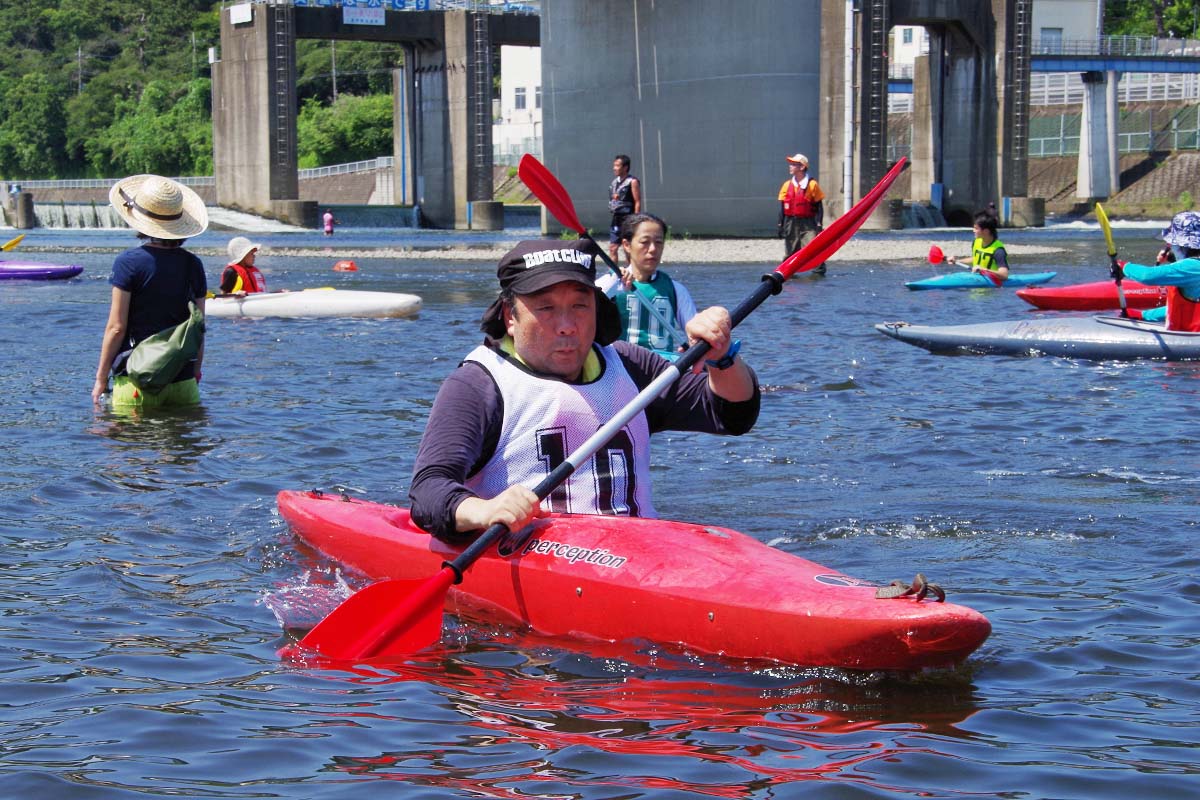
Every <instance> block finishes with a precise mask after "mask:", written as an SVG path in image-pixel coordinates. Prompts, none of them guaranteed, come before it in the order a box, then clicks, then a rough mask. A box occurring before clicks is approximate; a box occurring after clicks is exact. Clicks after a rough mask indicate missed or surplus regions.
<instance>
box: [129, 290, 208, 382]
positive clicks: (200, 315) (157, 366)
mask: <svg viewBox="0 0 1200 800" xmlns="http://www.w3.org/2000/svg"><path fill="white" fill-rule="evenodd" d="M188 312H189V314H188V318H187V319H185V320H184V321H183V322H181V323H179V324H178V325H175V326H174V327H171V328H167V329H166V330H162V331H159V332H158V333H156V334H154V335H153V336H147V337H146V338H145V339H143V340H142V341H140V342H138V345H137V347H135V348H133V351H132V352H130V354H129V358H128V359H126V361H125V374H126V375H128V376H129V379H130V380H131V381H133V384H134V386H136V387H138V388H139V389H141V390H142V391H143V392H146V393H147V394H158V393H159V392H161V391H162V390H163V389H165V388H166V387H167V386H168V385H169V384H170V383H171V381H173V380H175V376H176V375H178V374H179V372H180V370H182V369H183V368H184V366H185V365H186V364H187V363H188V362H189V361H191V360H192V359H193V358H195V357H196V354H197V353H199V352H200V343H201V342H203V341H204V312H203V311H201V310H200V309H199V308H197V307H196V304H195V303H193V302H192V301H191V300H189V301H188Z"/></svg>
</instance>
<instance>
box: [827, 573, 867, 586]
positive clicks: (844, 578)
mask: <svg viewBox="0 0 1200 800" xmlns="http://www.w3.org/2000/svg"><path fill="white" fill-rule="evenodd" d="M813 580H814V581H816V582H817V583H822V584H825V585H826V586H874V585H875V584H873V583H871V582H870V581H863V580H859V579H858V578H851V577H850V576H849V575H838V574H836V573H834V574H824V575H813Z"/></svg>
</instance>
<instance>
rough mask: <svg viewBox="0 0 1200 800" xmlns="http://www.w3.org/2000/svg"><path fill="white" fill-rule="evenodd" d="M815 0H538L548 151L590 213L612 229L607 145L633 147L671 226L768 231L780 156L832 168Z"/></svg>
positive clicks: (586, 216)
mask: <svg viewBox="0 0 1200 800" xmlns="http://www.w3.org/2000/svg"><path fill="white" fill-rule="evenodd" d="M818 6H819V2H818V0H756V2H753V3H730V2H728V1H727V0H654V1H653V2H649V1H648V0H623V2H620V3H617V2H601V3H597V2H594V0H555V1H554V2H548V3H543V5H542V79H543V83H542V97H543V107H542V112H543V118H544V121H545V132H544V142H543V147H544V152H545V158H544V159H543V160H544V161H545V163H546V166H548V167H549V168H550V170H551V171H552V172H553V173H554V174H555V175H556V176H557V177H558V178H559V180H560V181H562V183H563V185H564V186H565V187H566V189H567V191H568V193H569V194H570V196H571V198H572V200H573V201H574V204H575V207H576V210H577V211H578V213H579V216H580V219H581V221H582V222H583V224H584V225H586V226H588V227H590V228H592V229H593V230H595V231H599V232H601V233H603V232H605V231H606V230H607V228H608V224H609V220H610V215H609V212H608V205H607V199H608V198H607V188H608V183H609V181H610V180H612V159H613V156H614V155H616V154H617V153H627V154H628V155H629V156H630V157H631V158H632V159H633V174H634V175H637V176H638V177H639V178H640V179H641V180H642V191H643V195H644V199H645V207H646V209H647V210H649V211H652V212H654V213H656V214H659V215H661V216H663V217H664V218H665V219H666V220H667V222H668V224H669V225H670V226H671V227H672V228H674V229H675V230H678V231H681V232H682V231H688V232H690V233H693V234H747V233H764V234H766V233H773V232H774V230H775V223H776V219H777V217H778V215H779V203H778V201H777V200H776V196H777V194H778V191H779V186H780V184H781V183H782V182H783V181H784V180H785V179H786V178H787V175H788V173H787V165H786V163H785V162H784V158H785V156H787V155H788V154H790V153H795V152H796V151H801V152H804V153H805V154H807V155H808V156H809V158H810V165H811V172H812V173H813V174H814V175H815V177H816V178H817V179H818V180H819V181H821V182H822V183H823V184H824V183H825V181H826V180H827V179H828V178H830V177H832V174H833V173H832V172H831V171H830V170H829V169H828V168H827V167H826V165H824V164H822V163H821V162H820V159H819V158H818V154H817V150H818V147H817V133H818V131H817V117H818V108H819V106H820V103H821V96H820V92H819V89H818V70H819V62H820V58H821V53H820V52H819V48H818V38H819V37H818V27H819V26H818V22H819V17H818ZM551 225H553V221H551ZM554 229H556V230H557V229H558V227H557V226H554ZM597 238H602V237H600V236H598V237H597ZM782 252H783V250H782V246H781V247H780V254H781V255H782Z"/></svg>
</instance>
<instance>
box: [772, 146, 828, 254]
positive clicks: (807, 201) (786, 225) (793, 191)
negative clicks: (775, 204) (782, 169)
mask: <svg viewBox="0 0 1200 800" xmlns="http://www.w3.org/2000/svg"><path fill="white" fill-rule="evenodd" d="M787 163H788V172H789V173H790V174H791V177H789V178H788V179H787V180H786V181H784V182H783V185H782V186H780V187H779V225H778V229H777V232H778V234H779V238H781V239H783V241H784V245H785V247H784V250H785V251H786V252H785V253H784V257H785V258H786V257H787V256H790V255H791V254H792V253H795V252H796V251H797V250H799V249H800V248H802V247H804V245H806V244H808V243H809V242H811V241H812V240H813V237H815V236H816V235H817V234H818V233H819V232H820V231H821V230H822V228H823V227H824V224H823V223H824V219H825V207H824V206H823V205H822V204H821V201H822V200H824V199H825V193H824V192H822V191H821V187H820V186H819V185H818V184H817V180H816V178H811V177H809V175H808V156H806V155H804V154H802V153H796V154H795V155H792V156H788V157H787ZM813 271H814V272H816V273H817V274H818V275H824V274H825V265H824V264H822V265H820V266H819V267H817V268H816V269H815V270H813Z"/></svg>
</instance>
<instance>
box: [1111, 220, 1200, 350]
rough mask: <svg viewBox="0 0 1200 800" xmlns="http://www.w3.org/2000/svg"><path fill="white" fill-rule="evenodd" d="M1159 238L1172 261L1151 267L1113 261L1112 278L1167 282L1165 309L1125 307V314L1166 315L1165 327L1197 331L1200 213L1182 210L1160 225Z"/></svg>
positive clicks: (1152, 283) (1199, 328) (1159, 317)
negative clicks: (1170, 254)
mask: <svg viewBox="0 0 1200 800" xmlns="http://www.w3.org/2000/svg"><path fill="white" fill-rule="evenodd" d="M1162 240H1163V241H1164V242H1166V243H1167V244H1168V245H1170V246H1171V252H1172V253H1173V254H1174V256H1175V261H1174V262H1173V263H1166V264H1160V265H1157V266H1153V267H1148V266H1143V265H1141V264H1129V263H1125V264H1123V263H1121V262H1119V261H1118V262H1116V263H1115V264H1113V279H1114V280H1117V281H1120V280H1121V279H1123V278H1129V279H1130V280H1134V281H1137V282H1139V283H1145V284H1148V285H1150V286H1168V287H1170V288H1169V289H1167V305H1166V308H1165V311H1163V310H1160V309H1150V310H1147V311H1138V310H1137V309H1134V308H1130V309H1126V314H1125V315H1126V316H1128V317H1132V318H1134V319H1144V320H1147V321H1151V322H1156V321H1160V320H1163V319H1165V320H1166V323H1167V330H1170V331H1200V214H1198V213H1196V212H1195V211H1181V212H1180V213H1178V214H1176V215H1175V216H1174V218H1172V220H1171V224H1170V225H1168V226H1167V227H1166V228H1164V229H1163V232H1162Z"/></svg>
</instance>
